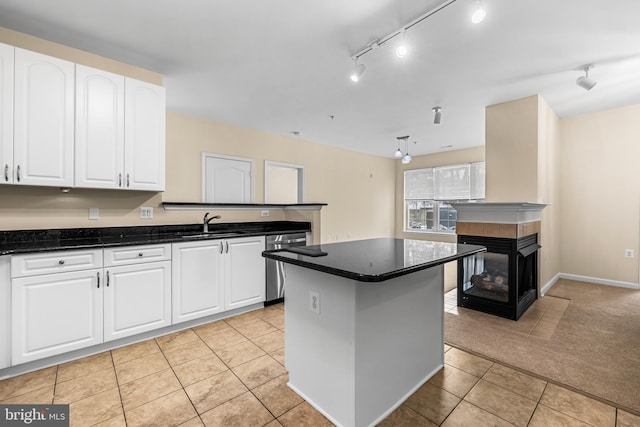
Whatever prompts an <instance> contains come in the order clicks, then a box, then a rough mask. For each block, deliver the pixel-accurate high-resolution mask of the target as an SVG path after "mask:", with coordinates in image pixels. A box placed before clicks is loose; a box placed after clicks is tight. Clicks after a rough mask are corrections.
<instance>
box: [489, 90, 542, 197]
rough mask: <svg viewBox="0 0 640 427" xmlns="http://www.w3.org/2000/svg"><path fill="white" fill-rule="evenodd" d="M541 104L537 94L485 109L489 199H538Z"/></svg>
mask: <svg viewBox="0 0 640 427" xmlns="http://www.w3.org/2000/svg"><path fill="white" fill-rule="evenodd" d="M538 103H539V96H538V95H534V96H530V97H527V98H523V99H518V100H515V101H509V102H504V103H502V104H496V105H491V106H489V107H487V108H486V110H485V114H486V116H485V151H486V168H487V169H486V173H487V175H486V200H487V201H488V202H537V201H539V200H538V163H537V160H538Z"/></svg>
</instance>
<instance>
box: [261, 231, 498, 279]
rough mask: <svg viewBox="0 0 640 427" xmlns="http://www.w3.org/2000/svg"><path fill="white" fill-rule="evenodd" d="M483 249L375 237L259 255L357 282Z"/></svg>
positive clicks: (398, 272) (393, 274) (481, 247)
mask: <svg viewBox="0 0 640 427" xmlns="http://www.w3.org/2000/svg"><path fill="white" fill-rule="evenodd" d="M485 251H486V248H485V247H484V246H478V245H465V244H459V243H444V242H431V241H425V240H409V239H391V238H379V239H367V240H356V241H351V242H340V243H330V244H325V245H314V246H304V247H294V248H289V249H282V250H274V251H264V252H263V253H262V255H263V256H264V257H265V258H270V259H275V260H278V261H283V262H286V263H289V264H295V265H298V266H301V267H306V268H310V269H312V270H317V271H322V272H325V273H328V274H334V275H337V276H342V277H346V278H348V279H353V280H358V281H361V282H382V281H384V280H389V279H392V278H395V277H399V276H404V275H406V274H411V273H413V272H416V271H419V270H424V269H426V268H430V267H433V266H436V265H440V264H444V263H447V262H449V261H453V260H456V259H458V258H463V257H466V256H469V255H473V254H475V253H478V252H485Z"/></svg>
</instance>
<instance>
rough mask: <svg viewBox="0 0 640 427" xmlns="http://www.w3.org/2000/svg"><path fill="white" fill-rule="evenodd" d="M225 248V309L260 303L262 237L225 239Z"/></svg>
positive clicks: (263, 275)
mask: <svg viewBox="0 0 640 427" xmlns="http://www.w3.org/2000/svg"><path fill="white" fill-rule="evenodd" d="M227 243H228V244H229V247H228V250H227V248H225V252H226V253H225V258H224V261H225V271H226V280H225V302H226V308H227V309H228V310H231V309H234V308H238V307H244V306H246V305H250V304H255V303H260V302H264V299H265V291H266V289H265V274H266V273H265V259H264V257H263V256H262V251H264V249H265V242H264V236H257V237H243V238H239V239H229V240H227Z"/></svg>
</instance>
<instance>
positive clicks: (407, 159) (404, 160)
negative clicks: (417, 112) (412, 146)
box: [402, 136, 411, 165]
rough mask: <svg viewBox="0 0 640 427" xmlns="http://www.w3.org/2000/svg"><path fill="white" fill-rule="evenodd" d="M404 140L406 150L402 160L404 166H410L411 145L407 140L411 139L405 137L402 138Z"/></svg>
mask: <svg viewBox="0 0 640 427" xmlns="http://www.w3.org/2000/svg"><path fill="white" fill-rule="evenodd" d="M402 139H404V148H405V150H404V151H405V153H406V154H405V155H404V157H403V158H402V164H403V165H408V164H409V163H411V155H410V154H409V143H408V142H407V140H408V139H409V136H404V137H402Z"/></svg>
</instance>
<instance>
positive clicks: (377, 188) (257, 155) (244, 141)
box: [163, 112, 395, 242]
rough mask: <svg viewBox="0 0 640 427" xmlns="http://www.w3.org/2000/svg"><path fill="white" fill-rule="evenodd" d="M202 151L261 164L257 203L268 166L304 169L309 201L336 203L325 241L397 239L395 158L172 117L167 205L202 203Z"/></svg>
mask: <svg viewBox="0 0 640 427" xmlns="http://www.w3.org/2000/svg"><path fill="white" fill-rule="evenodd" d="M202 152H210V153H217V154H224V155H230V156H239V157H250V158H252V159H254V160H255V164H254V168H255V170H254V201H255V202H256V203H262V202H263V200H264V192H263V188H264V162H265V160H271V161H277V162H282V163H291V164H296V165H301V166H304V168H305V176H306V189H305V194H306V196H305V197H306V200H305V202H307V203H327V204H328V206H325V207H323V208H322V210H321V213H320V215H321V219H322V236H321V241H322V242H329V241H335V240H339V241H343V240H354V239H362V238H368V237H391V236H392V235H393V223H394V209H393V194H394V190H395V181H394V180H395V165H394V162H393V160H391V159H385V158H381V157H375V156H369V155H366V154H359V153H355V152H353V151H348V150H343V149H339V148H335V147H329V146H325V145H320V144H314V143H311V142H307V141H304V140H301V139H299V138H293V137H289V136H281V135H274V134H269V133H266V132H260V131H256V130H252V129H246V128H241V127H237V126H233V125H229V124H224V123H218V122H213V121H207V120H202V119H198V118H195V117H189V116H185V115H182V114H177V113H171V112H169V113H168V114H167V159H171V160H170V162H167V186H166V191H165V193H164V195H163V200H164V201H169V202H185V201H199V200H200V198H201V192H202V190H201V188H202V186H201V176H200V175H201V165H200V162H201V153H202ZM239 213H240V212H236V211H229V212H222V216H223V219H227V218H231V219H235V216H236V215H237V214H239ZM255 215H257V217H256V218H254V219H253V220H260V218H259V215H260V212H259V211H256V214H255ZM288 215H291V214H288ZM317 237H319V236H316V238H317Z"/></svg>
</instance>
